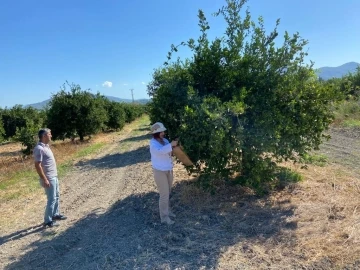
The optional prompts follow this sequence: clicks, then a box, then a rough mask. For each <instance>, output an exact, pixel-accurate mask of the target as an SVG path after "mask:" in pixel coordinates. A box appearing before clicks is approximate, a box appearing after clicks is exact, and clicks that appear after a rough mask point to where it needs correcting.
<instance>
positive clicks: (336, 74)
mask: <svg viewBox="0 0 360 270" xmlns="http://www.w3.org/2000/svg"><path fill="white" fill-rule="evenodd" d="M359 65H360V64H359V63H356V62H349V63H346V64H344V65H341V66H338V67H322V68H319V69H318V74H319V77H320V78H321V79H323V80H328V79H331V78H341V77H343V76H345V75H347V74H349V73H354V72H355V71H356V68H357V67H358V66H359Z"/></svg>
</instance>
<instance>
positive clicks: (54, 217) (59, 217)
mask: <svg viewBox="0 0 360 270" xmlns="http://www.w3.org/2000/svg"><path fill="white" fill-rule="evenodd" d="M52 219H53V220H65V219H67V217H66V216H63V215H56V216H53V217H52Z"/></svg>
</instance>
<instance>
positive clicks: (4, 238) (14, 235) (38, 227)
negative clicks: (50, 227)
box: [0, 223, 45, 246]
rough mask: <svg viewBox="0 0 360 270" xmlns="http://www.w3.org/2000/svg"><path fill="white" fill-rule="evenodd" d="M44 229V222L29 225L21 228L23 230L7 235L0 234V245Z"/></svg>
mask: <svg viewBox="0 0 360 270" xmlns="http://www.w3.org/2000/svg"><path fill="white" fill-rule="evenodd" d="M44 229H45V227H44V224H43V223H41V224H38V225H36V226H32V227H29V228H27V229H23V230H20V231H17V232H14V233H11V234H9V235H5V236H1V237H0V246H1V245H2V244H5V243H6V242H9V241H14V240H18V239H21V238H23V237H25V236H28V235H30V234H33V233H37V232H40V231H42V230H44Z"/></svg>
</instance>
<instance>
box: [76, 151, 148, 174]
mask: <svg viewBox="0 0 360 270" xmlns="http://www.w3.org/2000/svg"><path fill="white" fill-rule="evenodd" d="M148 161H150V152H149V147H148V146H144V147H140V148H138V149H136V150H133V151H127V152H124V153H116V154H110V155H106V156H104V157H101V158H97V159H91V160H86V161H79V162H77V163H76V164H75V166H80V167H84V168H102V169H114V168H121V167H126V166H129V165H134V164H137V163H142V162H148Z"/></svg>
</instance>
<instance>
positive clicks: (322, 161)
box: [302, 154, 328, 167]
mask: <svg viewBox="0 0 360 270" xmlns="http://www.w3.org/2000/svg"><path fill="white" fill-rule="evenodd" d="M302 162H303V163H305V164H313V165H316V166H320V167H324V166H325V165H326V163H327V162H328V158H327V156H325V155H322V154H306V155H304V157H303V158H302Z"/></svg>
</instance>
